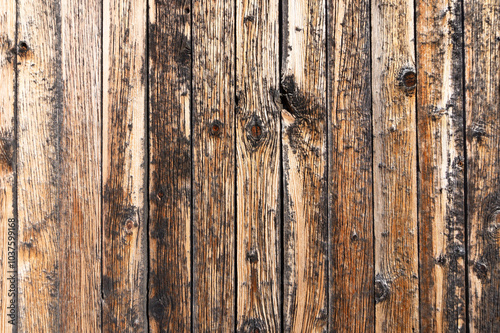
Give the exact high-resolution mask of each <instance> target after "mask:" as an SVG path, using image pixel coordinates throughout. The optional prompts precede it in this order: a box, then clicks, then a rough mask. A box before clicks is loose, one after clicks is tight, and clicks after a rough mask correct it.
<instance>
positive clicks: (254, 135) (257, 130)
mask: <svg viewBox="0 0 500 333" xmlns="http://www.w3.org/2000/svg"><path fill="white" fill-rule="evenodd" d="M246 132H247V139H248V141H249V142H250V144H251V145H252V147H253V148H257V147H258V146H259V145H260V144H261V143H262V142H263V141H264V138H265V137H266V133H267V131H266V129H265V127H264V123H263V122H262V120H261V119H260V118H259V117H258V116H257V115H253V116H252V118H251V119H250V121H249V122H248V124H247V126H246Z"/></svg>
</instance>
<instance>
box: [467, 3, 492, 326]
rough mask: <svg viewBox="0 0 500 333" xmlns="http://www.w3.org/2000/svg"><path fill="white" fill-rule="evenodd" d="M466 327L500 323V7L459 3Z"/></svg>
mask: <svg viewBox="0 0 500 333" xmlns="http://www.w3.org/2000/svg"><path fill="white" fill-rule="evenodd" d="M464 4H465V8H464V17H465V22H464V26H465V52H466V53H465V59H466V61H465V88H466V126H467V127H466V139H467V140H466V141H467V208H468V221H467V223H468V270H469V289H468V290H469V302H470V304H469V318H470V322H469V329H470V331H471V332H493V331H495V330H497V329H498V327H499V325H500V315H499V313H500V288H499V287H498V286H499V283H500V228H499V222H500V215H499V214H498V213H499V211H500V210H499V208H498V207H499V204H500V200H499V193H500V186H499V184H500V172H499V171H500V169H499V165H500V151H499V149H498V147H499V146H500V129H499V126H498V124H499V122H498V117H499V112H498V107H499V105H500V92H499V87H500V67H499V65H498V61H499V59H500V57H499V56H500V49H499V41H500V35H499V33H498V31H499V29H500V7H499V6H498V3H497V2H496V1H474V0H466V1H465V2H464Z"/></svg>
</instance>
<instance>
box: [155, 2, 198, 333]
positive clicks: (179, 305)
mask: <svg viewBox="0 0 500 333" xmlns="http://www.w3.org/2000/svg"><path fill="white" fill-rule="evenodd" d="M149 6H150V9H149V19H150V23H149V24H150V25H149V62H150V63H149V71H150V74H149V89H150V90H149V91H150V96H149V98H150V113H149V116H150V119H149V131H150V133H149V134H150V161H149V163H150V184H149V199H150V227H149V239H150V259H149V261H150V269H149V293H150V294H149V319H150V330H151V331H152V332H163V331H168V332H187V331H189V330H190V329H191V125H190V123H191V109H190V108H191V103H190V99H191V14H190V12H189V11H190V8H191V2H190V1H185V0H179V1H174V2H171V1H163V0H160V1H150V3H149Z"/></svg>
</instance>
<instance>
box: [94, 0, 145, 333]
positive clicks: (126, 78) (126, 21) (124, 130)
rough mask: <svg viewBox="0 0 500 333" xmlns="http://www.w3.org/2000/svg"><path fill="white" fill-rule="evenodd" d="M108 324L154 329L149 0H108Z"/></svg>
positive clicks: (108, 328)
mask: <svg viewBox="0 0 500 333" xmlns="http://www.w3.org/2000/svg"><path fill="white" fill-rule="evenodd" d="M103 8H104V12H103V91H102V93H103V131H102V134H103V139H102V140H103V157H102V158H103V235H102V237H103V259H102V260H103V265H102V267H103V272H102V274H103V277H102V289H103V290H102V296H103V309H102V311H103V314H102V316H103V326H102V330H103V331H104V332H132V331H133V332H146V331H147V327H148V320H147V311H146V305H147V304H146V303H147V292H146V287H147V266H148V264H147V253H148V249H147V238H146V237H147V223H148V220H147V213H148V211H147V204H146V200H145V199H146V194H147V192H146V189H147V186H146V176H147V175H146V170H147V159H146V148H147V139H146V85H147V73H144V71H145V69H146V68H147V65H146V61H147V57H146V44H147V40H146V29H147V27H146V3H145V2H144V1H139V0H127V1H122V0H104V3H103Z"/></svg>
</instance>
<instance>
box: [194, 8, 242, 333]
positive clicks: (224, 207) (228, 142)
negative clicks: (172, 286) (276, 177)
mask: <svg viewBox="0 0 500 333" xmlns="http://www.w3.org/2000/svg"><path fill="white" fill-rule="evenodd" d="M234 9H235V3H234V1H233V0H211V1H194V2H193V14H192V15H193V30H192V31H193V103H194V104H193V175H194V180H193V205H194V207H193V209H194V210H193V242H194V243H193V251H194V252H193V302H194V304H193V327H194V331H195V332H231V331H234V327H235V326H234V325H235V302H236V285H235V284H236V275H235V273H236V266H235V264H236V263H235V242H236V235H235V192H234V190H235V176H236V175H235V154H236V147H235V145H234V143H235V126H234V125H235V117H234V114H235V88H234V85H235V81H234V75H235V13H234Z"/></svg>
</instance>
